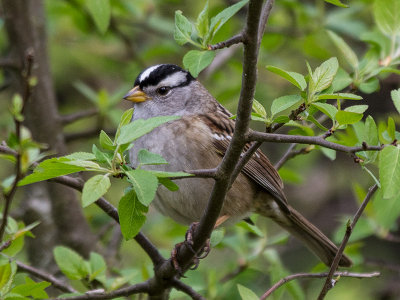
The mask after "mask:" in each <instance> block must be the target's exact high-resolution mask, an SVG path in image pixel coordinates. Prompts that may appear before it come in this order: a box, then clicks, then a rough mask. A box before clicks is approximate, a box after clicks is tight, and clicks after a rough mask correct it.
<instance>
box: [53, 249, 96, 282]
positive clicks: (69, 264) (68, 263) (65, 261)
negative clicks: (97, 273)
mask: <svg viewBox="0 0 400 300" xmlns="http://www.w3.org/2000/svg"><path fill="white" fill-rule="evenodd" d="M53 255H54V259H55V260H56V263H57V265H58V267H59V268H60V270H61V272H63V273H64V274H65V275H66V276H67V277H68V278H69V279H78V280H80V279H83V278H85V277H86V276H87V275H88V274H89V271H88V269H87V267H86V264H85V261H84V259H83V258H82V256H80V255H79V254H78V253H76V252H75V251H74V250H71V249H69V248H67V247H64V246H57V247H55V248H54V250H53Z"/></svg>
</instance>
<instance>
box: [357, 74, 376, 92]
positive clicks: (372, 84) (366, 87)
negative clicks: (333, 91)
mask: <svg viewBox="0 0 400 300" xmlns="http://www.w3.org/2000/svg"><path fill="white" fill-rule="evenodd" d="M358 88H359V89H360V91H361V92H363V93H365V94H371V93H373V92H375V91H377V90H378V89H379V80H378V79H377V78H375V77H373V78H371V79H368V80H367V81H366V82H362V83H361V84H360V85H359V87H358Z"/></svg>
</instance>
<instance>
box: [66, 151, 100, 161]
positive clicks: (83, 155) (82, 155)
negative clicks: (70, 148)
mask: <svg viewBox="0 0 400 300" xmlns="http://www.w3.org/2000/svg"><path fill="white" fill-rule="evenodd" d="M64 157H65V158H68V159H71V160H95V159H96V156H95V155H94V154H93V153H89V152H74V153H71V154H69V155H66V156H64Z"/></svg>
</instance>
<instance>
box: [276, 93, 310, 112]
mask: <svg viewBox="0 0 400 300" xmlns="http://www.w3.org/2000/svg"><path fill="white" fill-rule="evenodd" d="M302 100H303V99H302V98H301V96H300V95H287V96H282V97H279V98H277V99H275V100H274V101H273V102H272V105H271V114H272V116H275V115H276V114H278V113H280V112H282V111H284V110H286V109H288V108H290V107H292V106H295V105H298V104H300V102H302Z"/></svg>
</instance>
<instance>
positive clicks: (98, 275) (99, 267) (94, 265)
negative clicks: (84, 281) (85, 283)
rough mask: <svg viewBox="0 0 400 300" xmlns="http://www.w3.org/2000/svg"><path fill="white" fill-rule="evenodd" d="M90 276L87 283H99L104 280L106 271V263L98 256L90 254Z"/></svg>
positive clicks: (94, 253) (93, 253)
mask: <svg viewBox="0 0 400 300" xmlns="http://www.w3.org/2000/svg"><path fill="white" fill-rule="evenodd" d="M89 266H90V276H89V281H93V280H94V279H98V280H99V281H103V280H105V274H106V273H105V271H106V269H107V265H106V262H105V260H104V258H103V256H101V255H100V254H97V253H96V252H90V258H89Z"/></svg>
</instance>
